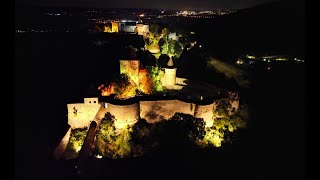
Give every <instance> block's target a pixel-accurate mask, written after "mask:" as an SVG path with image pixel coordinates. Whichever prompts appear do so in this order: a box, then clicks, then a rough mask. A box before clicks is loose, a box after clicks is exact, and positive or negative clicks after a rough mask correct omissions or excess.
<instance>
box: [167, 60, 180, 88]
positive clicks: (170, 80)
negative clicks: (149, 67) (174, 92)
mask: <svg viewBox="0 0 320 180" xmlns="http://www.w3.org/2000/svg"><path fill="white" fill-rule="evenodd" d="M167 65H168V66H167V67H166V68H164V86H165V87H166V88H167V89H174V85H175V84H176V72H177V68H175V67H174V64H173V60H172V57H170V59H169V61H168V63H167Z"/></svg>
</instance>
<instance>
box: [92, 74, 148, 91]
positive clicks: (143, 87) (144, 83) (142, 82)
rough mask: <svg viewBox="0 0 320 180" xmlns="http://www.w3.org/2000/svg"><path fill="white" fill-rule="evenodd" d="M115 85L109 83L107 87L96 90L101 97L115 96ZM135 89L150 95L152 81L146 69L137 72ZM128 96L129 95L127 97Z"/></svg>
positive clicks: (103, 86) (103, 85)
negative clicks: (137, 77)
mask: <svg viewBox="0 0 320 180" xmlns="http://www.w3.org/2000/svg"><path fill="white" fill-rule="evenodd" d="M115 86H116V84H115V83H113V82H112V83H110V84H109V85H107V86H106V85H105V84H102V85H100V86H99V87H98V90H100V91H101V95H102V96H110V95H111V94H115V93H116V92H115V90H114V89H115ZM137 89H139V90H140V91H141V92H143V93H144V94H151V93H152V79H151V78H150V77H149V76H148V73H147V70H146V69H140V70H139V85H137ZM128 96H129V95H128Z"/></svg>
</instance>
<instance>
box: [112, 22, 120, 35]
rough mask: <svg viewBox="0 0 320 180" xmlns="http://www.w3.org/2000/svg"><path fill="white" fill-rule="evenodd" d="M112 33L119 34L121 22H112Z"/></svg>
mask: <svg viewBox="0 0 320 180" xmlns="http://www.w3.org/2000/svg"><path fill="white" fill-rule="evenodd" d="M111 29H112V30H111V31H112V32H113V33H117V32H119V21H112V22H111Z"/></svg>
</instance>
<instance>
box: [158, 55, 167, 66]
mask: <svg viewBox="0 0 320 180" xmlns="http://www.w3.org/2000/svg"><path fill="white" fill-rule="evenodd" d="M169 59H170V57H169V56H168V55H167V54H161V55H160V57H159V59H158V63H159V66H160V67H161V68H165V67H167V63H168V61H169Z"/></svg>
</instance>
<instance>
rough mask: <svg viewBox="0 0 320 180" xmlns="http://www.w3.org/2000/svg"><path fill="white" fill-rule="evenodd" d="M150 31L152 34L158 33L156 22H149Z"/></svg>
mask: <svg viewBox="0 0 320 180" xmlns="http://www.w3.org/2000/svg"><path fill="white" fill-rule="evenodd" d="M150 32H151V33H153V34H159V25H158V24H151V25H150Z"/></svg>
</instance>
